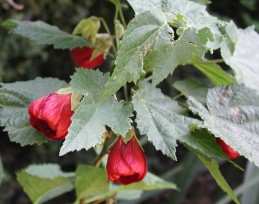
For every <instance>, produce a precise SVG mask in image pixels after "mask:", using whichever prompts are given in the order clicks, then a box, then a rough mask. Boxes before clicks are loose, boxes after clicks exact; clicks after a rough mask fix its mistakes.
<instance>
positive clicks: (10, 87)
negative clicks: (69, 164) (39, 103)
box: [0, 78, 67, 146]
mask: <svg viewBox="0 0 259 204" xmlns="http://www.w3.org/2000/svg"><path fill="white" fill-rule="evenodd" d="M66 86H67V84H66V83H65V82H63V81H60V80H58V79H53V78H45V79H42V78H36V79H35V80H31V81H27V82H15V83H10V84H2V87H1V88H0V106H1V109H0V121H1V125H2V126H4V127H5V129H4V130H5V131H7V132H8V133H9V137H10V140H11V141H13V142H17V143H20V145H21V146H25V145H32V144H35V143H36V144H41V143H43V142H46V141H47V139H46V137H44V136H43V135H42V134H41V133H40V132H38V131H37V130H36V129H34V128H32V126H31V125H30V123H29V114H28V106H29V104H30V103H31V102H32V101H34V100H36V99H38V98H40V97H42V96H44V95H47V94H50V93H52V92H55V91H57V90H58V89H60V88H62V87H66Z"/></svg>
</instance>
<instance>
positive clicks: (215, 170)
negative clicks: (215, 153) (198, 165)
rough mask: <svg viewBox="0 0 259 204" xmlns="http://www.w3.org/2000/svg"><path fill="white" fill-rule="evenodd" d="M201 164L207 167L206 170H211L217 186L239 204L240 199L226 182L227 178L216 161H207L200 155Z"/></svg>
mask: <svg viewBox="0 0 259 204" xmlns="http://www.w3.org/2000/svg"><path fill="white" fill-rule="evenodd" d="M198 157H199V159H200V160H201V162H202V163H203V164H204V165H205V166H206V168H207V169H208V170H209V172H210V174H211V175H212V176H213V178H214V179H215V181H216V182H217V184H218V185H219V186H220V188H221V189H222V190H223V191H225V192H226V193H227V194H228V195H229V196H230V197H231V198H232V199H233V201H234V202H235V203H237V204H239V201H238V199H237V198H236V196H235V194H234V192H233V191H232V189H231V188H230V186H229V185H228V183H227V182H226V180H225V178H224V177H223V176H222V174H221V172H220V170H219V165H218V163H217V162H216V161H215V160H211V159H207V158H205V157H203V156H201V155H198Z"/></svg>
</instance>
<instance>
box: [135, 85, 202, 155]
mask: <svg viewBox="0 0 259 204" xmlns="http://www.w3.org/2000/svg"><path fill="white" fill-rule="evenodd" d="M132 103H133V106H134V109H135V111H136V112H137V119H136V122H137V126H138V129H139V131H140V133H141V134H143V135H144V134H146V135H147V136H148V140H149V141H151V142H152V143H153V144H154V146H155V147H156V149H157V150H161V151H162V152H163V153H164V154H165V155H167V156H169V157H171V158H173V159H174V160H176V156H175V151H176V146H177V143H176V140H177V139H180V138H181V137H182V136H186V135H189V134H190V131H189V129H188V125H189V124H195V123H197V120H195V119H191V118H187V117H185V116H183V110H182V109H181V107H180V106H179V105H178V104H177V102H175V101H173V100H171V99H170V98H169V97H167V96H165V95H163V94H162V93H161V91H160V90H159V89H157V88H152V87H151V85H150V84H148V83H144V84H143V85H142V87H141V88H140V89H139V90H138V91H137V92H136V94H135V95H134V96H133V101H132Z"/></svg>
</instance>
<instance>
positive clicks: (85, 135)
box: [60, 95, 132, 155]
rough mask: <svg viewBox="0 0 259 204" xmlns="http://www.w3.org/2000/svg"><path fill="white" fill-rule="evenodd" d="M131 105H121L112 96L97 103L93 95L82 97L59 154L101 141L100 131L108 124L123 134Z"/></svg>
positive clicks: (130, 111)
mask: <svg viewBox="0 0 259 204" xmlns="http://www.w3.org/2000/svg"><path fill="white" fill-rule="evenodd" d="M131 116H132V106H131V105H127V106H123V105H122V103H120V102H118V101H116V100H115V99H114V98H113V97H111V98H109V99H108V100H106V101H104V102H102V103H98V99H96V98H94V96H91V95H89V96H87V97H84V98H83V100H82V101H81V102H80V105H79V108H78V109H77V110H76V111H75V113H74V115H73V116H72V124H71V126H70V128H69V130H68V135H67V136H66V139H65V142H64V143H63V145H62V147H61V149H60V155H64V154H66V153H68V152H70V151H74V150H77V151H79V150H81V149H83V148H84V149H85V150H88V149H89V148H91V147H93V146H95V145H96V144H100V143H102V142H103V138H102V133H103V132H105V125H108V126H109V127H110V128H111V129H112V130H113V131H114V132H115V133H117V134H119V135H122V136H125V135H126V133H127V131H128V129H129V128H130V123H131V119H130V118H129V117H131Z"/></svg>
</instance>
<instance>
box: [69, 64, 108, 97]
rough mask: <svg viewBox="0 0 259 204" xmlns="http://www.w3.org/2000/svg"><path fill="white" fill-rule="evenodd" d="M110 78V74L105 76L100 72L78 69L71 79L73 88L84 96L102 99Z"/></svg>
mask: <svg viewBox="0 0 259 204" xmlns="http://www.w3.org/2000/svg"><path fill="white" fill-rule="evenodd" d="M108 78H109V73H106V74H104V75H103V73H102V72H100V71H99V70H86V69H82V68H79V69H76V73H75V74H74V75H73V76H72V77H71V82H70V85H71V88H72V89H73V91H75V92H77V93H80V94H82V95H85V96H88V95H91V96H94V97H95V98H96V99H98V98H100V97H101V95H102V91H103V89H104V85H105V83H106V81H107V79H108Z"/></svg>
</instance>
